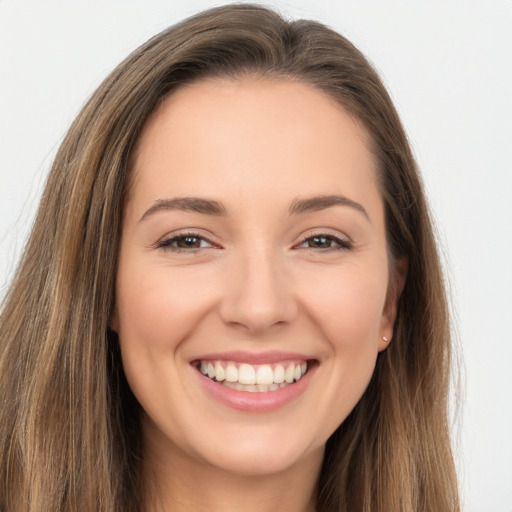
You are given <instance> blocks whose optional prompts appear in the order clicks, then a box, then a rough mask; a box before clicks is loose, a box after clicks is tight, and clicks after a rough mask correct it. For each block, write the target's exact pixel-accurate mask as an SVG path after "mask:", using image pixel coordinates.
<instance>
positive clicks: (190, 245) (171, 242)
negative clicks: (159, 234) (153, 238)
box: [156, 233, 214, 252]
mask: <svg viewBox="0 0 512 512" xmlns="http://www.w3.org/2000/svg"><path fill="white" fill-rule="evenodd" d="M156 247H157V249H164V250H167V251H174V252H195V251H197V250H199V249H203V248H207V247H214V245H213V244H212V242H210V241H209V240H208V239H206V238H205V237H204V236H201V235H198V234H197V233H183V234H180V235H176V236H173V237H171V238H166V239H164V240H161V241H160V242H158V243H157V244H156Z"/></svg>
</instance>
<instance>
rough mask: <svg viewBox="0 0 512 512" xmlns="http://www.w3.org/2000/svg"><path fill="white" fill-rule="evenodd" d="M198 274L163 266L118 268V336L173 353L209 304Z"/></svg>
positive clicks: (132, 265) (134, 264) (134, 265)
mask: <svg viewBox="0 0 512 512" xmlns="http://www.w3.org/2000/svg"><path fill="white" fill-rule="evenodd" d="M201 281H202V277H201V275H199V273H198V272H196V273H195V274H194V273H192V272H189V271H188V269H187V270H185V271H182V272H171V271H170V269H169V268H168V267H166V266H165V265H161V266H157V267H155V266H154V265H153V266H152V267H147V268H146V267H144V265H142V264H140V265H137V264H136V263H133V264H131V265H130V264H127V265H126V266H124V265H123V266H121V267H120V270H119V273H118V286H117V309H118V315H119V331H120V332H119V335H120V337H121V338H123V339H125V340H133V341H134V342H137V344H139V345H142V346H144V345H148V348H149V346H152V347H153V348H157V347H158V348H161V349H166V348H167V349H175V348H176V345H177V344H179V342H180V340H181V339H183V338H184V337H185V336H186V334H187V331H188V330H189V329H190V328H192V327H193V325H194V324H195V323H196V322H197V321H198V319H199V318H200V317H201V316H202V315H204V312H205V310H207V309H208V304H209V303H210V302H211V299H210V297H209V296H208V295H207V294H206V293H205V292H204V290H203V289H202V288H201V286H198V284H199V283H200V282H201Z"/></svg>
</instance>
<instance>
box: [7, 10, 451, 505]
mask: <svg viewBox="0 0 512 512" xmlns="http://www.w3.org/2000/svg"><path fill="white" fill-rule="evenodd" d="M244 74H257V75H263V76H272V77H278V78H284V79H292V80H298V81H301V82H303V83H306V84H309V85H310V86H312V87H314V88H317V89H319V90H322V91H324V92H326V93H327V94H329V95H330V96H331V97H333V98H334V99H336V100H337V101H338V102H339V104H341V105H342V106H343V107H344V108H345V109H346V110H347V111H348V112H350V113H351V114H352V115H354V116H355V117H356V118H357V119H359V121H360V122H361V123H362V124H363V125H364V126H365V128H366V130H367V131H368V133H369V134H370V137H371V142H372V148H373V152H374V155H375V157H376V161H377V162H378V178H379V182H380V188H381V193H382V196H383V199H384V203H385V211H386V225H387V237H388V245H389V252H390V255H391V259H392V260H393V259H394V260H396V259H398V258H407V260H408V278H407V281H406V284H405V287H404V289H403V293H402V295H401V298H400V301H399V308H398V317H397V321H396V324H395V331H394V337H393V341H392V343H391V345H390V347H389V348H388V350H386V351H385V352H382V353H381V354H380V355H379V357H378V361H377V366H376V369H375V373H374V376H373V378H372V380H371V382H370V384H369V386H368V388H367V390H366V392H365V394H364V396H363V397H362V399H361V400H360V402H359V403H358V404H357V406H356V407H355V409H354V410H353V411H352V413H351V414H350V415H349V417H348V418H347V419H346V420H345V421H344V422H343V424H342V425H341V426H340V427H339V428H338V429H337V431H336V432H335V433H334V434H333V435H332V436H331V438H330V439H329V441H328V443H327V448H326V455H325V460H324V465H323V468H322V472H321V475H320V482H319V495H318V506H317V508H318V510H319V511H339V512H342V511H343V512H358V511H359V512H363V511H364V512H370V511H371V512H376V511H381V512H391V511H392V512H405V511H407V512H413V511H414V512H427V511H430V512H434V511H435V512H448V511H457V510H459V502H458V494H457V485H456V477H455V471H454V464H453V458H452V453H451V447H450V439H449V429H448V427H449V425H448V421H447V395H448V386H449V369H450V332H449V323H448V320H449V319H448V314H447V304H446V299H445V289H444V285H443V280H442V275H441V269H440V263H439V259H438V255H437V248H436V242H435V239H434V236H433V230H432V225H431V221H430V218H429V213H428V208H427V205H426V203H425V199H424V194H423V191H422V185H421V183H420V178H419V176H418V172H417V169H416V165H415V162H414V159H413V156H412V153H411V150H410V147H409V144H408V141H407V137H406V135H405V133H404V130H403V128H402V126H401V123H400V120H399V118H398V116H397V113H396V111H395V109H394V107H393V104H392V102H391V100H390V98H389V96H388V94H387V92H386V90H385V88H384V86H383V85H382V83H381V81H380V80H379V78H378V76H377V74H376V72H375V71H374V69H373V68H372V66H371V65H370V64H369V63H368V61H367V60H366V59H365V58H364V56H363V55H362V54H361V53H360V52H359V51H358V50H357V49H356V48H355V47H354V46H353V45H352V44H351V43H350V42H349V41H347V40H346V39H345V38H344V37H342V36H341V35H339V34H338V33H336V32H334V31H333V30H331V29H329V28H327V27H326V26H324V25H322V24H320V23H317V22H314V21H306V20H298V21H287V20H285V19H284V18H282V17H281V16H280V15H278V14H277V13H275V12H274V11H272V10H269V9H266V8H263V7H261V6H256V5H252V4H239V5H230V6H224V7H218V8H215V9H211V10H209V11H205V12H203V13H200V14H199V15H196V16H194V17H192V18H189V19H187V20H185V21H184V22H182V23H179V24H178V25H175V26H173V27H171V28H170V29H167V30H166V31H164V32H162V33H161V34H159V35H157V36H155V37H154V38H153V39H151V40H150V41H148V42H147V43H146V44H144V45H143V46H142V47H140V48H139V49H138V50H136V51H135V52H134V53H133V54H131V55H130V56H129V57H128V58H127V59H126V60H125V61H124V62H123V63H122V64H120V65H119V66H118V67H117V68H116V69H115V70H114V71H113V72H112V74H111V75H110V76H109V77H108V78H107V79H106V80H105V81H104V82H103V84H102V85H101V86H100V87H99V88H98V90H97V91H96V92H95V93H94V94H93V95H92V97H91V98H90V99H89V101H88V102H87V103H86V105H85V106H84V108H83V109H82V111H81V112H80V114H79V115H78V117H77V119H76V120H75V121H74V123H73V124H72V126H71V128H70V129H69V132H68V134H67V136H66V138H65V139H64V141H63V143H62V146H61V147H60V150H59V152H58V154H57V157H56V159H55V162H54V164H53V167H52V169H51V172H50V175H49V178H48V181H47V185H46V188H45V191H44V194H43V197H42V200H41V204H40V207H39V211H38V214H37V218H36V221H35V224H34V227H33V229H32V234H31V236H30V239H29V241H28V243H27V245H26V248H25V252H24V254H23V258H22V260H21V262H20V265H19V267H18V270H17V272H16V274H15V277H14V279H13V282H12V285H11V287H10V289H9V291H8V293H7V295H6V298H5V301H4V304H3V307H2V311H1V317H0V350H1V352H0V397H1V407H0V509H1V510H2V511H4V512H21V511H23V512H48V511H49V510H51V511H62V512H71V511H73V512H79V511H83V512H90V511H92V510H94V511H104V512H112V511H119V512H121V511H132V512H135V511H139V512H140V510H141V496H142V491H143V490H142V489H141V486H140V478H139V476H140V475H139V470H140V461H141V458H142V445H141V435H140V420H141V414H142V411H141V408H140V406H139V405H138V404H137V402H136V400H135V399H134V397H133V395H132V394H131V392H130V390H129V388H128V385H127V383H126V380H125V378H124V373H123V370H122V366H121V362H120V355H119V349H118V343H117V341H118V340H117V339H116V335H115V334H114V333H113V332H111V331H110V330H109V327H108V324H109V318H110V316H111V313H112V308H113V305H114V300H115V297H114V289H115V276H116V267H117V255H118V247H119V239H120V227H121V217H122V207H123V201H124V195H125V193H126V189H127V184H128V181H129V177H130V163H131V159H132V158H133V150H134V147H135V144H136V142H137V139H138V136H139V134H140V133H141V130H142V128H143V126H144V123H145V122H146V120H147V118H148V116H149V115H150V114H151V113H152V112H153V111H154V109H155V108H156V107H157V105H158V104H159V102H160V101H162V99H163V97H164V96H165V95H167V94H169V93H170V92H171V91H173V90H175V89H176V88H177V87H180V86H182V85H184V84H187V83H190V82H193V81H195V80H199V79H201V78H205V77H224V78H232V79H236V78H237V77H240V76H242V75H244Z"/></svg>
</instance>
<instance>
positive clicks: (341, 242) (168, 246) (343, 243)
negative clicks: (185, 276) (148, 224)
mask: <svg viewBox="0 0 512 512" xmlns="http://www.w3.org/2000/svg"><path fill="white" fill-rule="evenodd" d="M186 238H195V239H197V240H198V241H199V242H200V244H201V243H202V242H203V241H204V242H207V243H208V244H210V245H211V246H212V247H216V248H218V247H219V246H218V245H216V244H214V243H213V242H212V241H211V240H209V239H208V238H206V237H205V236H203V235H200V234H198V233H194V232H187V233H181V234H179V235H176V236H173V237H171V238H167V239H164V240H161V241H160V242H158V243H157V244H156V248H157V249H162V250H164V251H171V252H174V253H187V254H194V253H197V252H198V251H200V250H201V249H204V248H205V247H201V246H199V247H189V248H183V247H176V246H173V245H172V244H174V243H178V242H179V241H180V240H184V239H186ZM315 238H316V239H325V240H326V241H329V242H331V243H334V244H336V246H334V247H332V246H331V247H324V248H315V247H304V249H306V250H308V251H312V252H334V251H350V250H352V249H353V244H352V242H351V241H350V240H348V239H343V238H339V237H337V236H335V235H332V234H329V233H314V234H309V235H308V236H305V237H304V238H303V239H302V240H301V242H300V243H299V244H297V245H295V246H294V247H293V248H294V249H298V248H300V247H301V246H302V245H304V244H305V243H307V242H308V241H310V240H314V239H315Z"/></svg>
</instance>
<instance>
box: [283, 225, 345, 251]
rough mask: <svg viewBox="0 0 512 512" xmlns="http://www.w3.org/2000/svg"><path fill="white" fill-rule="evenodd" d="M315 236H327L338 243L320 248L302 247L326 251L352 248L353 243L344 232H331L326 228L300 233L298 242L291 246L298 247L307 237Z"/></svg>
mask: <svg viewBox="0 0 512 512" xmlns="http://www.w3.org/2000/svg"><path fill="white" fill-rule="evenodd" d="M315 237H325V238H329V239H331V240H333V241H334V242H336V243H337V244H338V245H337V246H336V247H328V248H325V249H322V248H320V249H319V248H314V247H304V249H306V250H310V251H313V252H328V251H338V250H341V251H343V250H345V251H348V250H351V249H353V246H354V243H353V242H352V240H351V239H350V237H348V236H347V235H345V234H341V233H339V232H337V233H333V232H332V231H330V230H328V229H319V230H311V231H309V232H307V233H305V234H304V235H302V236H301V238H300V240H299V242H298V243H297V244H295V245H294V246H293V248H294V249H300V248H301V245H302V244H304V243H305V242H307V241H308V240H309V239H311V238H315Z"/></svg>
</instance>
